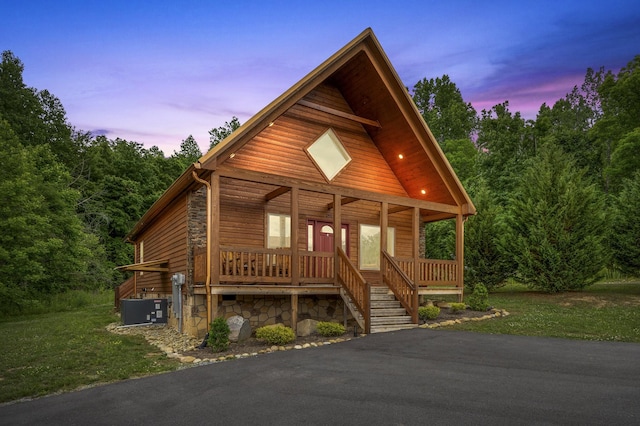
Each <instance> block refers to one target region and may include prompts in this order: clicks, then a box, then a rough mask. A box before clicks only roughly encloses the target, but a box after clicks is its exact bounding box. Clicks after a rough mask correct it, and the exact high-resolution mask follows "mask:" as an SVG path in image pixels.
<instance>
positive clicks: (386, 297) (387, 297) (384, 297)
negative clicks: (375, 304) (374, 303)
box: [371, 294, 396, 300]
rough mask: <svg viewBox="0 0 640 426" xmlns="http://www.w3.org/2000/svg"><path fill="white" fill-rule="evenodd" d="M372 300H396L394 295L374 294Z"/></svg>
mask: <svg viewBox="0 0 640 426" xmlns="http://www.w3.org/2000/svg"><path fill="white" fill-rule="evenodd" d="M371 300H396V297H395V296H394V295H393V294H372V295H371Z"/></svg>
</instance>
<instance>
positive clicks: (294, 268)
mask: <svg viewBox="0 0 640 426" xmlns="http://www.w3.org/2000/svg"><path fill="white" fill-rule="evenodd" d="M299 192H300V191H299V189H298V188H297V187H291V285H300V262H299V259H298V258H299V250H298V235H299V229H300V228H299V223H298V222H299V217H298V216H299V206H298V202H299V200H300V197H299V196H298V195H299ZM296 301H297V299H296ZM291 303H292V304H293V298H292V300H291ZM296 313H297V307H296Z"/></svg>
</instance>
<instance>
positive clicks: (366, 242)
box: [359, 224, 396, 271]
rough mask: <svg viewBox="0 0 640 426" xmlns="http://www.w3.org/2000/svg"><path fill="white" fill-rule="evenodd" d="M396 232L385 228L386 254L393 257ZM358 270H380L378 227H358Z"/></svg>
mask: <svg viewBox="0 0 640 426" xmlns="http://www.w3.org/2000/svg"><path fill="white" fill-rule="evenodd" d="M395 242H396V230H395V228H391V227H389V228H387V252H388V253H389V254H390V255H391V256H393V255H395V245H396V244H395ZM359 257H360V269H362V270H369V271H379V270H380V226H378V225H364V224H361V225H360V256H359Z"/></svg>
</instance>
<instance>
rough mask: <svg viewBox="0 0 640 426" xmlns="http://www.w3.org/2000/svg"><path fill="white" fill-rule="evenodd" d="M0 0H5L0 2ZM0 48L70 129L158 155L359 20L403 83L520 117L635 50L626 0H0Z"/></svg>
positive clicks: (237, 110)
mask: <svg viewBox="0 0 640 426" xmlns="http://www.w3.org/2000/svg"><path fill="white" fill-rule="evenodd" d="M7 3H8V4H7ZM0 15H1V16H2V25H1V26H0V50H2V51H4V50H11V51H12V52H13V53H14V54H15V55H16V56H17V57H18V58H20V59H21V60H22V62H23V63H24V66H25V71H24V74H23V77H24V81H25V83H26V84H27V85H28V86H30V87H34V88H36V89H38V90H43V89H47V90H49V91H50V92H51V93H53V94H54V95H55V96H57V97H58V98H59V99H60V100H61V102H62V104H63V105H64V107H65V109H66V111H67V118H68V121H69V122H70V123H71V124H72V125H73V126H75V127H76V128H78V129H81V130H85V131H91V132H92V133H93V134H96V135H97V134H104V135H106V136H107V137H109V138H111V139H115V138H117V137H119V138H122V139H127V140H130V141H137V142H139V143H142V144H143V145H144V146H145V147H147V148H150V147H151V146H153V145H156V146H158V147H159V148H160V149H162V150H163V151H164V153H165V154H166V155H171V154H172V153H173V152H174V151H175V150H178V149H179V146H180V143H181V141H182V140H183V139H185V138H186V137H187V136H189V135H193V137H194V138H195V139H196V141H197V142H198V143H199V145H200V147H201V149H202V151H203V152H206V151H207V149H208V146H209V134H208V131H209V130H210V129H211V128H214V127H218V126H221V125H223V124H224V122H226V121H230V120H231V118H232V117H233V116H237V117H238V118H239V119H240V121H241V122H242V123H244V122H245V121H246V120H248V119H249V118H250V117H251V116H252V115H254V114H255V113H256V112H258V111H259V110H260V109H262V108H263V107H264V106H266V105H267V104H268V103H269V102H271V101H272V100H273V99H275V98H276V97H277V96H278V95H280V94H281V93H282V92H284V91H285V90H286V89H288V88H289V87H290V86H292V85H293V84H294V83H295V82H296V81H298V80H299V79H300V78H302V77H303V76H304V75H306V74H307V73H308V72H309V71H311V70H312V69H313V68H315V67H316V66H317V65H319V64H320V63H321V62H322V61H324V60H325V59H326V58H327V57H329V56H330V55H332V54H333V53H334V52H335V51H337V50H338V49H340V48H341V47H342V46H343V45H345V44H346V43H348V42H349V41H350V40H351V39H352V38H354V37H355V36H356V35H358V34H359V33H360V32H361V31H362V30H364V29H365V28H367V27H371V28H372V29H373V31H374V32H375V34H376V36H377V38H378V40H379V41H380V43H381V45H382V47H383V49H384V50H385V52H386V53H387V55H388V57H389V59H390V60H391V63H392V64H393V66H394V67H395V69H396V70H397V72H398V74H399V75H400V78H401V79H402V81H403V83H404V84H405V85H406V86H407V87H409V88H412V87H413V86H414V85H415V83H417V82H418V81H419V80H421V79H423V78H435V77H441V76H442V75H443V74H447V75H449V77H450V78H451V80H452V81H453V82H454V83H455V84H456V85H457V86H458V88H459V89H460V90H461V92H462V96H463V97H464V99H465V101H467V102H471V103H472V104H473V106H474V107H475V108H476V110H477V111H478V112H480V111H481V110H482V109H489V108H491V107H492V106H493V105H495V104H497V103H501V102H504V101H505V100H508V101H509V104H510V109H511V111H513V112H515V111H519V112H520V113H521V114H522V115H523V116H524V117H525V118H531V119H534V118H535V116H536V113H537V111H538V110H539V108H540V105H541V104H542V103H543V102H546V103H547V104H549V105H553V103H554V102H555V101H556V100H558V99H559V98H561V97H563V96H564V95H565V94H566V93H567V92H569V91H571V89H572V88H573V86H574V85H580V84H581V83H582V81H583V79H584V75H585V72H586V70H587V68H589V67H591V68H594V69H599V68H600V67H604V68H605V69H607V70H612V71H614V72H617V71H618V70H619V69H620V68H621V67H623V66H625V65H626V64H627V63H628V62H629V61H631V59H633V57H634V56H635V55H637V54H640V2H638V1H637V0H621V1H618V0H610V1H607V2H603V1H594V0H584V1H559V0H556V1H535V2H534V1H517V2H516V1H487V2H477V1H456V0H452V1H447V2H441V1H404V0H397V1H393V2H390V1H381V0H370V1H348V0H341V1H334V0H325V1H322V2H317V1H314V2H306V1H277V0H276V1H271V2H264V1H262V2H258V1H232V2H228V1H192V2H179V1H161V0H158V1H148V2H145V1H121V0H115V1H105V2H93V1H67V0H57V1H48V0H47V1H31V0H22V1H20V2H18V1H10V2H4V3H3V4H2V6H0Z"/></svg>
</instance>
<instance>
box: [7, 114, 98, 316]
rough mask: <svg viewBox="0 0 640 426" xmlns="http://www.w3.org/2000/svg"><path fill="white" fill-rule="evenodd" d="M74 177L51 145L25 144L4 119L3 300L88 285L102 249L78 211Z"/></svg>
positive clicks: (13, 301) (9, 301)
mask: <svg viewBox="0 0 640 426" xmlns="http://www.w3.org/2000/svg"><path fill="white" fill-rule="evenodd" d="M70 180H71V177H70V175H69V174H68V172H67V171H66V169H65V167H64V166H62V165H61V164H60V163H59V162H58V161H57V159H56V158H55V156H54V155H53V154H52V153H51V151H50V150H49V147H48V145H39V146H34V147H24V146H23V145H22V144H21V143H20V142H19V140H18V138H17V136H16V135H15V133H14V132H13V131H12V129H11V127H10V126H9V123H8V122H7V121H6V120H0V229H2V232H1V233H0V287H1V289H0V294H1V297H0V299H2V300H0V304H3V305H5V306H7V305H12V306H13V307H16V306H17V307H20V306H21V305H22V304H23V303H25V301H26V300H28V299H29V298H31V297H33V296H34V295H38V294H49V293H55V292H59V291H64V290H66V289H69V288H77V287H86V285H87V284H86V278H87V276H88V275H90V274H92V272H91V271H89V270H88V268H89V265H95V264H96V261H97V260H99V257H98V256H99V254H100V252H99V250H98V251H93V249H95V243H96V241H95V239H92V237H91V236H90V235H88V234H87V233H85V231H84V226H83V224H82V222H81V221H80V219H79V218H78V216H77V215H76V212H75V207H76V202H77V199H78V195H79V194H78V193H77V191H75V190H73V189H71V188H70V187H69V182H70ZM94 278H97V277H95V275H94ZM98 280H99V279H98ZM92 282H93V283H94V284H96V280H92Z"/></svg>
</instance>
